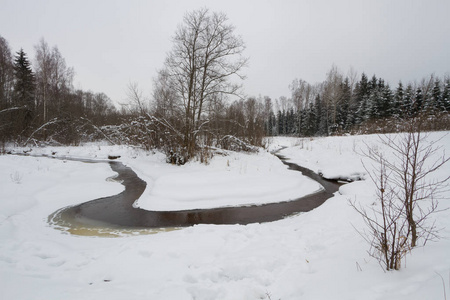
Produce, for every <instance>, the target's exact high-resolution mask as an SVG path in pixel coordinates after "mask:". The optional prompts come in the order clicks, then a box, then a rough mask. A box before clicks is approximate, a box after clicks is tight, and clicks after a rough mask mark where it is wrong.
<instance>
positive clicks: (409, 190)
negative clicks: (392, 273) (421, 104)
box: [351, 118, 450, 270]
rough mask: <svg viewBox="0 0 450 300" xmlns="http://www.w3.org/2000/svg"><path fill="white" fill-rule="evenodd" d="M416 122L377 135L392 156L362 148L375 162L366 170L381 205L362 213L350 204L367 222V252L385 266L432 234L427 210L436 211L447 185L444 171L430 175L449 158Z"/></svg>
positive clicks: (390, 266) (397, 265)
mask: <svg viewBox="0 0 450 300" xmlns="http://www.w3.org/2000/svg"><path fill="white" fill-rule="evenodd" d="M421 122H422V120H420V118H416V119H413V120H411V122H410V123H409V130H408V131H407V132H405V133H402V134H399V135H395V136H393V135H386V136H381V135H380V136H379V138H380V140H381V142H382V144H383V145H385V146H386V147H387V149H389V151H390V152H391V153H392V154H393V156H394V159H389V160H388V159H386V158H385V156H384V154H383V153H382V152H380V151H378V149H376V148H373V147H372V148H371V147H369V149H368V152H367V153H365V155H366V156H367V157H369V158H370V159H372V160H373V161H374V162H375V164H377V165H378V167H376V168H374V171H371V172H368V173H369V174H370V177H371V179H372V181H373V182H374V183H375V185H376V188H377V202H376V203H377V205H379V206H381V208H380V209H378V210H377V209H375V208H373V209H372V212H371V213H368V212H367V210H366V209H364V208H362V207H357V206H356V205H355V203H351V205H352V206H353V207H354V208H355V209H356V210H357V211H358V212H359V213H360V214H361V215H362V216H363V219H364V221H365V223H366V224H367V226H368V230H369V232H365V233H364V234H362V235H363V237H364V238H365V239H366V240H367V241H368V242H369V243H370V245H371V251H369V253H370V254H371V255H373V256H374V257H376V258H378V259H379V260H380V261H382V262H383V264H384V265H385V267H386V269H387V270H390V269H396V270H398V269H399V268H400V261H401V258H402V257H403V256H404V255H406V253H407V251H409V250H411V249H412V248H414V247H416V246H417V245H418V243H419V241H420V242H421V244H422V245H425V244H426V243H427V241H429V240H432V239H435V238H438V228H436V226H435V223H434V221H433V219H432V218H431V215H432V214H433V213H436V212H438V211H439V210H438V204H439V199H440V198H441V197H442V195H443V194H442V192H443V191H445V190H446V189H447V188H448V185H447V181H448V180H449V178H450V176H447V177H445V178H441V179H437V180H434V179H432V178H431V177H432V176H431V175H432V174H433V173H434V172H435V171H437V170H438V169H439V168H441V167H442V166H444V164H446V163H447V162H448V161H449V159H450V158H446V157H445V153H442V154H440V153H439V151H440V150H441V148H440V147H439V146H437V143H438V141H430V139H429V134H425V133H423V132H421V130H420V129H421V128H420V124H421ZM373 250H375V251H373Z"/></svg>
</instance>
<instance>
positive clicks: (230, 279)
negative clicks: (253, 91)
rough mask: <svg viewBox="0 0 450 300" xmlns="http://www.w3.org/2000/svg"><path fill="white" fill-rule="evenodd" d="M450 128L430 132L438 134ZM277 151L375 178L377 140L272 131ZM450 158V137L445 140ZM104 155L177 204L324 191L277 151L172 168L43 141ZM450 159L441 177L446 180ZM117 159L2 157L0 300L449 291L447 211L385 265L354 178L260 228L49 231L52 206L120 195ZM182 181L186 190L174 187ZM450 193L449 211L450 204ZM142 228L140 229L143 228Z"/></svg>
mask: <svg viewBox="0 0 450 300" xmlns="http://www.w3.org/2000/svg"><path fill="white" fill-rule="evenodd" d="M444 134H445V133H433V134H431V136H430V140H437V139H439V138H440V137H442V136H443V135H444ZM269 141H270V146H269V148H268V149H269V150H271V151H272V150H275V149H277V148H279V147H282V146H285V147H288V148H286V149H284V150H282V151H281V154H283V155H284V156H286V157H288V158H289V159H290V160H291V161H292V162H295V163H298V164H300V165H302V166H305V167H307V168H310V169H312V170H314V171H316V172H320V173H322V174H323V175H324V176H325V177H328V178H341V179H345V178H349V179H356V178H366V177H367V175H366V171H365V169H364V167H363V164H362V161H363V162H364V164H365V165H366V167H367V168H369V169H370V168H371V165H370V163H369V162H368V161H367V160H365V159H364V158H362V157H361V153H362V151H364V147H365V144H368V145H370V146H371V147H375V148H377V149H379V150H380V151H383V150H385V149H384V148H383V146H382V145H381V144H380V143H379V141H378V138H377V136H350V137H330V138H314V139H296V138H271V139H269ZM439 144H440V145H442V146H443V147H444V148H445V150H446V152H447V153H449V152H450V137H449V136H445V137H444V138H443V139H441V141H440V142H439ZM52 152H56V153H55V156H70V157H82V158H88V157H89V158H95V159H104V158H106V157H107V156H108V155H109V154H111V155H121V156H122V157H121V158H120V160H121V161H122V162H123V163H125V164H127V165H129V166H130V167H131V168H133V170H135V171H136V173H137V174H138V175H139V176H140V177H141V178H142V179H144V180H145V181H146V182H147V184H148V185H147V189H146V191H145V192H144V194H143V195H142V197H141V199H139V201H138V203H136V205H137V206H139V207H142V208H144V209H156V210H173V209H189V208H197V207H216V206H233V205H241V204H243V205H247V204H252V203H256V204H258V203H266V202H271V201H286V200H289V199H293V198H297V197H299V196H302V195H305V194H308V193H312V192H314V191H317V190H318V189H320V186H318V185H317V184H316V183H314V182H313V181H311V180H309V179H307V178H305V177H302V176H301V174H300V173H299V172H294V171H290V170H287V168H286V167H285V166H284V165H283V164H282V163H281V162H280V161H279V160H278V159H277V158H275V157H273V156H272V155H270V154H269V153H267V152H264V151H261V152H260V153H258V154H257V155H249V154H235V153H228V155H227V156H216V157H215V158H214V159H213V160H212V161H211V163H210V164H209V165H208V166H205V165H201V164H199V163H197V162H193V163H189V164H187V165H185V166H181V167H175V166H171V165H168V164H165V163H164V157H163V156H162V155H161V154H159V153H155V154H146V153H144V152H142V151H139V150H136V149H132V148H127V147H121V146H114V147H112V146H106V145H92V144H90V145H85V146H84V147H78V148H76V147H56V148H55V147H53V148H43V149H42V148H41V149H33V151H32V153H34V154H50V155H51V154H52ZM449 168H450V166H448V165H446V166H445V167H444V168H443V169H441V170H440V171H439V172H437V173H436V174H435V175H436V178H444V177H446V176H448V170H449ZM114 174H115V173H114V172H113V171H112V170H111V169H110V168H109V166H108V165H107V164H103V163H95V164H93V163H82V162H73V161H69V160H54V159H49V158H43V157H23V156H11V155H6V156H5V155H4V156H0V178H1V180H0V299H233V300H234V299H272V300H275V299H408V300H411V299H444V286H443V283H442V280H441V278H440V277H439V274H440V275H442V276H443V277H444V280H445V288H446V291H447V297H448V295H449V294H450V282H449V281H450V255H449V253H450V210H447V211H444V212H441V213H440V214H437V215H435V218H436V224H437V225H438V227H440V228H444V229H443V230H442V231H441V236H442V238H441V239H440V240H439V241H437V242H433V243H429V244H427V246H426V247H419V248H416V249H414V250H413V251H412V253H411V255H408V256H407V258H406V262H404V263H403V265H402V269H401V270H400V271H396V272H389V273H385V272H384V271H383V270H382V268H381V267H380V266H379V264H378V262H377V261H376V260H374V259H373V258H371V257H370V256H369V255H368V254H367V252H366V250H367V249H368V248H367V247H368V246H367V244H366V243H365V241H364V240H363V239H362V238H361V237H360V236H359V235H358V233H356V231H355V229H354V228H353V226H355V227H356V228H362V226H363V225H362V224H363V222H362V219H361V217H360V216H359V215H358V214H357V213H356V212H355V211H354V210H353V209H352V208H351V207H350V206H349V205H348V200H356V201H357V202H359V203H361V204H363V205H370V204H371V203H373V201H374V188H373V185H372V184H371V183H370V182H368V181H367V180H366V181H357V182H353V183H350V184H347V185H345V186H342V187H341V189H340V193H338V194H336V195H335V196H334V197H333V198H331V199H329V200H327V201H326V202H325V203H324V204H323V205H322V206H320V207H319V208H317V209H315V210H313V211H311V212H308V213H303V214H299V215H296V216H292V217H289V218H287V219H284V220H280V221H276V222H271V223H264V224H251V225H246V226H242V225H197V226H194V227H189V228H184V229H179V230H174V231H170V232H160V233H157V234H151V235H145V234H139V235H138V234H128V235H126V236H122V237H119V238H106V237H88V236H74V235H70V234H67V233H63V232H61V231H59V230H56V229H54V228H52V227H51V226H49V225H48V223H47V219H48V216H49V215H50V214H51V213H53V212H54V211H55V210H57V209H59V208H61V207H64V206H67V205H72V204H77V203H81V202H85V201H88V200H91V199H95V198H98V197H103V196H108V195H112V194H116V193H119V192H120V191H122V190H123V187H122V185H120V184H118V183H116V182H113V181H111V180H106V179H107V178H109V177H112V176H114ZM175 183H176V184H175ZM449 198H450V194H447V195H446V197H445V199H444V200H441V203H440V204H441V205H440V208H448V207H450V203H449V201H450V200H449ZM141 233H142V232H141Z"/></svg>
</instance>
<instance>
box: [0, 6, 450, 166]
mask: <svg viewBox="0 0 450 300" xmlns="http://www.w3.org/2000/svg"><path fill="white" fill-rule="evenodd" d="M201 14H203V15H201ZM199 16H200V17H202V16H203V18H206V17H209V19H207V22H211V23H214V22H216V23H214V24H219V25H223V24H224V22H225V21H226V19H221V15H218V14H212V13H209V11H207V10H206V11H196V12H193V13H191V14H188V15H187V16H186V18H185V19H189V18H191V19H194V20H201V21H202V20H203V19H201V18H200V17H199ZM222 17H223V16H222ZM205 22H206V21H205ZM189 24H190V23H189ZM207 25H209V24H207ZM185 29H186V28H185ZM188 29H189V28H188ZM222 29H223V30H224V31H225V33H226V34H229V36H231V37H233V38H234V39H233V40H230V44H229V45H228V46H227V47H228V48H229V47H235V48H234V50H235V51H234V53H233V55H236V54H241V51H242V50H243V49H244V47H243V42H242V41H241V40H236V39H235V37H234V36H233V35H232V29H233V28H232V27H226V26H225V25H223V28H222ZM186 32H188V33H189V31H185V32H177V33H176V37H177V36H180V37H184V38H186V37H185V36H186ZM183 34H184V35H183ZM205 38H209V41H211V40H213V38H214V37H205ZM231 42H232V43H231ZM174 43H175V45H174V50H173V51H172V52H170V53H169V56H168V59H167V61H166V63H165V64H164V67H163V68H162V69H161V70H160V71H159V72H158V75H157V77H156V78H155V79H154V80H153V83H154V84H153V94H152V95H151V96H150V97H144V96H143V95H142V92H141V90H140V89H139V87H138V86H137V84H133V83H130V84H129V85H128V102H127V103H125V104H121V107H120V108H116V106H115V105H114V104H113V102H112V101H111V100H110V98H108V96H107V95H105V94H104V93H94V92H92V91H83V90H79V89H75V88H74V87H73V79H74V74H75V73H74V69H73V68H70V67H68V66H67V65H66V62H65V59H64V58H63V57H62V55H61V53H60V52H59V50H58V48H57V47H56V46H55V47H52V48H50V47H49V46H48V44H47V43H46V42H45V40H44V39H41V40H40V41H39V43H38V44H37V45H36V46H35V56H34V60H33V63H31V62H30V59H29V58H28V56H27V54H26V53H25V52H24V51H23V50H22V49H20V51H18V52H16V53H15V55H13V54H12V52H11V49H10V47H9V45H8V42H7V41H6V40H5V39H4V38H3V37H1V36H0V150H1V149H4V148H5V145H6V144H7V143H15V144H16V145H22V146H25V145H43V144H47V145H48V144H65V145H67V144H71V145H77V144H79V143H80V142H85V141H95V140H100V139H102V140H108V141H109V142H111V143H113V144H130V145H135V146H139V147H143V148H145V149H147V150H150V149H160V150H162V151H164V152H165V153H166V155H167V158H168V162H171V163H177V164H183V163H184V162H186V161H187V160H189V159H191V158H193V157H197V158H199V159H200V160H201V161H207V160H208V159H209V158H210V157H211V155H212V153H211V152H212V151H215V150H212V149H218V148H221V149H236V150H246V151H251V150H253V149H255V147H254V146H263V137H264V136H276V135H292V136H299V137H312V136H328V135H341V134H365V133H388V132H399V131H402V130H404V129H405V127H404V126H405V124H409V123H410V121H411V120H415V121H417V120H419V122H415V124H420V126H421V130H448V129H450V117H449V112H450V96H449V94H450V79H449V77H448V76H446V77H444V78H439V77H436V76H434V75H430V76H429V77H427V78H425V79H422V80H421V81H420V82H414V83H407V84H402V83H401V82H399V83H398V85H397V86H396V87H395V88H391V87H390V86H389V84H388V83H386V81H385V80H383V79H382V78H379V77H376V76H375V75H373V76H372V77H370V78H369V77H368V76H367V75H366V74H364V73H363V74H361V75H360V76H359V75H357V74H356V72H354V71H352V72H349V73H348V75H346V76H344V75H343V74H342V73H341V72H340V71H339V69H338V68H337V67H336V66H332V67H331V69H330V71H329V72H328V73H327V75H326V79H325V81H323V82H322V83H317V84H309V83H307V82H306V81H304V80H301V79H295V80H293V82H292V83H291V84H290V85H289V88H290V91H291V95H290V97H289V98H287V97H280V98H279V99H276V100H273V99H271V98H269V97H267V96H259V97H243V96H242V93H240V92H239V88H240V86H237V85H231V84H229V83H228V82H226V81H224V80H223V78H224V77H223V76H217V77H211V76H212V75H207V74H219V73H220V72H223V73H222V74H225V71H224V70H222V69H220V68H223V67H224V65H225V61H207V63H206V62H205V63H203V65H202V64H200V65H199V66H196V68H195V70H196V71H195V73H194V72H193V71H192V70H189V69H187V70H179V69H176V68H179V67H180V66H182V65H183V62H182V59H183V56H178V57H177V56H176V55H177V53H178V52H177V51H176V50H177V49H178V48H177V44H176V39H175V42H174ZM178 50H179V49H178ZM202 51H203V50H202ZM216 51H217V50H216ZM212 54H214V53H212ZM202 55H206V57H213V55H211V54H209V53H207V54H205V53H202ZM217 57H219V55H217ZM200 58H201V57H200ZM198 61H201V60H198ZM202 62H203V61H202ZM215 63H216V64H215ZM245 64H246V60H237V61H236V63H234V64H233V63H230V64H229V65H225V66H226V68H227V69H226V72H229V73H226V74H228V75H229V74H232V75H236V74H237V73H238V72H239V71H240V70H241V67H244V66H245ZM207 66H208V68H212V70H213V71H214V72H212V71H211V70H210V69H206V68H207ZM202 68H204V69H202ZM198 70H201V71H202V72H199V71H198ZM181 71H183V72H186V76H185V78H190V81H189V82H187V81H186V82H185V83H182V84H185V85H184V86H188V87H189V88H190V87H191V86H194V87H199V88H198V89H197V90H195V89H193V90H192V91H190V90H189V97H187V96H185V94H183V93H184V92H185V89H184V86H183V85H182V84H180V81H181V79H180V78H177V80H178V81H175V80H173V77H174V76H173V74H175V73H176V74H180V72H181ZM189 72H191V73H189ZM193 74H194V75H193ZM198 74H200V75H198ZM202 74H203V75H202ZM202 76H203V77H202ZM207 76H210V77H207ZM205 82H206V83H208V82H211V85H210V86H214V87H215V88H217V87H219V88H220V89H221V90H214V91H213V92H208V88H209V87H208V86H207V85H206V84H205ZM187 83H189V85H187ZM177 84H178V85H177ZM201 84H203V85H201ZM227 84H228V85H227ZM202 93H203V94H202ZM229 95H232V96H234V97H232V98H231V99H239V100H233V101H231V100H230V97H229ZM236 96H237V97H236ZM0 152H1V151H0Z"/></svg>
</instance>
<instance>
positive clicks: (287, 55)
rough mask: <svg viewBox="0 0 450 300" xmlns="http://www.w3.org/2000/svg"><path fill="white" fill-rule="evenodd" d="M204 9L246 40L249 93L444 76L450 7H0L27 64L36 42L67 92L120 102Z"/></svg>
mask: <svg viewBox="0 0 450 300" xmlns="http://www.w3.org/2000/svg"><path fill="white" fill-rule="evenodd" d="M202 7H207V8H209V9H210V10H212V11H221V12H224V13H226V14H227V16H228V17H229V22H230V23H231V24H233V25H235V26H236V33H237V34H239V35H241V36H242V38H243V40H244V42H245V43H246V46H247V49H246V51H245V55H246V56H248V57H249V58H250V62H249V67H248V68H247V69H246V70H245V72H244V73H245V74H246V75H247V79H246V80H245V82H244V87H245V92H246V94H247V95H249V96H258V95H263V96H264V95H267V96H270V97H271V98H273V99H275V98H279V97H280V96H288V97H289V96H290V92H289V88H288V86H289V84H290V83H291V82H292V80H293V79H295V78H299V79H303V80H306V81H307V82H309V83H316V82H321V81H323V80H324V79H325V76H326V73H327V72H328V71H329V69H330V68H331V66H332V64H335V65H336V66H337V67H338V68H339V69H340V70H341V71H342V72H343V73H344V74H345V73H346V72H347V71H348V70H349V68H350V67H352V68H353V69H354V70H355V71H357V72H358V74H359V75H360V74H361V73H362V72H365V73H366V74H367V75H368V76H372V75H373V74H376V75H377V76H378V77H382V78H384V79H385V80H387V81H388V82H390V83H391V85H396V84H397V82H398V81H399V80H402V81H403V82H404V83H405V82H408V81H414V80H420V79H421V78H423V77H424V76H428V75H430V74H432V73H434V74H435V75H437V76H444V75H448V74H449V73H450V14H449V12H450V1H449V0H424V1H406V0H392V1H380V0H376V1H375V0H374V1H364V0H354V1H333V0H329V1H325V0H323V1H320V0H313V1H302V0H292V1H291V0H289V1H288V0H284V1H283V0H278V1H262V0H258V1H247V0H222V1H206V0H203V1H202V0H196V1H190V0H172V1H167V0H164V1H156V0H155V1H137V0H126V1H125V0H124V1H111V0H104V1H99V0H95V1H91V0H73V1H69V0H54V1H37V0H28V1H25V0H0V35H1V36H3V37H4V38H5V39H6V40H7V41H8V42H9V45H10V47H11V48H12V51H14V52H16V51H18V50H19V49H20V48H21V47H22V48H23V49H24V51H25V52H26V53H27V54H28V55H29V57H30V58H31V59H32V60H33V59H34V45H36V44H37V43H38V41H39V39H40V38H42V37H43V38H44V39H45V40H46V42H47V43H48V44H49V45H50V46H55V45H56V46H57V47H58V49H59V50H60V52H61V54H62V56H63V57H64V58H65V60H66V63H67V65H68V66H71V67H74V69H75V73H76V75H75V80H74V85H75V88H81V89H83V90H92V91H94V92H104V93H106V94H107V95H108V96H109V97H110V98H111V99H112V100H114V101H115V102H123V101H124V99H125V98H126V87H127V85H128V83H129V82H137V83H138V84H139V86H140V87H141V89H143V90H144V91H145V93H146V94H150V92H151V88H152V79H153V78H154V77H155V75H156V71H157V70H158V69H160V68H161V67H162V66H163V62H164V59H165V57H166V53H167V52H168V51H170V49H171V47H172V42H171V39H172V37H173V35H174V32H175V30H176V28H177V25H179V24H180V23H181V22H182V19H183V15H184V14H185V13H186V12H187V11H192V10H194V9H199V8H202Z"/></svg>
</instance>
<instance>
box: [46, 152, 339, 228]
mask: <svg viewBox="0 0 450 300" xmlns="http://www.w3.org/2000/svg"><path fill="white" fill-rule="evenodd" d="M277 156H278V157H279V158H280V159H281V160H282V161H283V163H284V164H286V165H287V166H288V167H289V169H291V170H293V171H297V172H298V171H299V172H302V173H303V175H305V176H307V177H309V178H311V179H313V180H315V181H317V182H319V183H320V184H321V185H322V186H323V187H324V190H322V191H320V192H317V193H315V194H311V195H307V196H304V197H301V198H298V199H295V200H291V201H286V202H279V203H271V204H264V205H253V206H242V207H223V208H214V209H194V210H182V211H148V210H143V209H140V208H135V207H133V203H134V202H135V201H136V200H137V199H138V198H139V197H140V196H141V195H142V193H143V192H144V190H145V188H146V185H147V184H146V182H145V181H143V180H142V179H140V178H139V177H138V176H137V175H136V173H135V172H134V171H133V170H132V169H131V168H129V167H127V166H125V165H124V164H122V163H121V162H118V161H108V163H109V165H110V167H111V169H112V170H113V171H115V172H117V173H118V175H117V177H115V178H114V180H116V181H118V182H120V183H121V184H123V185H124V186H125V190H124V191H123V192H122V193H120V194H117V195H114V196H110V197H104V198H99V199H95V200H92V201H89V202H85V203H82V204H79V205H75V206H70V207H65V208H62V209H60V210H58V211H56V212H55V213H53V214H52V215H50V216H49V223H50V224H51V225H52V226H54V227H55V228H57V229H60V230H62V231H65V232H68V233H71V234H74V235H88V236H113V237H114V236H123V235H127V236H129V235H135V234H153V233H158V232H163V231H170V230H174V229H176V228H180V227H187V226H192V225H195V224H242V225H245V224H250V223H262V222H271V221H275V220H280V219H282V218H285V217H287V216H290V215H293V214H296V213H300V212H307V211H310V210H312V209H314V208H316V207H318V206H320V205H321V204H322V203H324V202H325V201H326V200H327V199H328V198H330V197H332V196H333V193H335V192H336V191H337V190H338V189H339V186H340V185H341V184H340V183H338V182H337V181H332V180H326V179H324V178H322V177H321V176H320V175H318V174H316V173H314V172H313V171H311V170H309V169H306V168H303V167H300V166H298V165H296V164H293V163H290V162H287V161H285V159H284V157H282V156H280V155H277ZM65 159H70V158H65ZM73 160H77V159H73ZM82 161H85V162H95V161H90V160H82ZM230 188H233V187H230Z"/></svg>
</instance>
